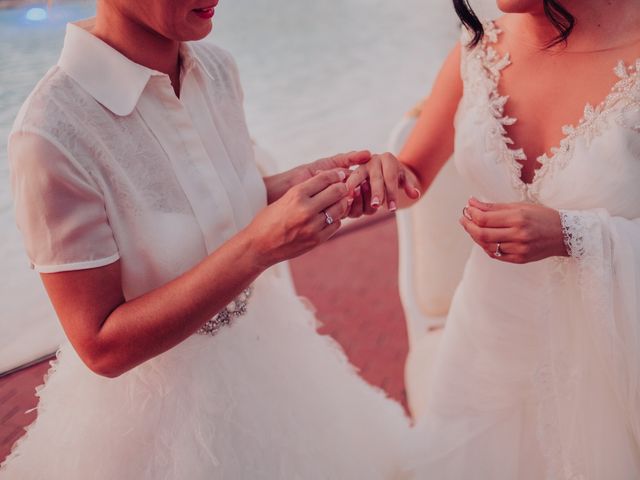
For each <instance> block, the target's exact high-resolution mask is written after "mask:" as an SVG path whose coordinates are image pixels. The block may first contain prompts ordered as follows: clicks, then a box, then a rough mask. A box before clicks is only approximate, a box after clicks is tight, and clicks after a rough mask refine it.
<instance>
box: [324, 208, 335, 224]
mask: <svg viewBox="0 0 640 480" xmlns="http://www.w3.org/2000/svg"><path fill="white" fill-rule="evenodd" d="M322 213H324V223H326V224H327V225H333V221H334V220H333V217H332V216H331V215H329V214H328V213H327V211H326V210H323V212H322Z"/></svg>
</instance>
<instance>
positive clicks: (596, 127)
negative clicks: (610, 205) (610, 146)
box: [530, 59, 640, 197]
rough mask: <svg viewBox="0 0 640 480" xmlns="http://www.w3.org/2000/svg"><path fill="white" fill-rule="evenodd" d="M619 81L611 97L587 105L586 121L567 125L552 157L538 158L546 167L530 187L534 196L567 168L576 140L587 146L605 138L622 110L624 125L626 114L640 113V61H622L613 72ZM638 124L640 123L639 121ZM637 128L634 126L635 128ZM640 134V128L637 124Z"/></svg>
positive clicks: (621, 115)
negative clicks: (611, 120) (543, 182)
mask: <svg viewBox="0 0 640 480" xmlns="http://www.w3.org/2000/svg"><path fill="white" fill-rule="evenodd" d="M613 71H614V73H615V74H616V76H617V77H618V78H619V80H618V81H617V82H616V83H615V84H614V85H613V87H612V88H611V91H610V92H609V94H608V95H607V96H606V97H605V98H604V100H603V101H602V102H600V103H599V104H598V105H597V106H595V107H594V106H593V105H591V104H590V103H587V104H586V105H585V107H584V112H583V114H582V118H581V119H580V120H579V121H578V123H577V124H574V125H564V126H563V127H562V133H563V135H564V138H563V139H562V140H561V141H560V145H559V146H557V147H551V154H550V155H547V154H546V153H544V154H542V155H541V156H540V157H538V159H537V161H538V162H539V163H540V164H542V167H540V169H538V171H537V172H536V175H535V177H534V181H533V182H532V184H531V186H530V194H531V195H532V196H533V197H537V196H538V193H539V190H540V180H541V179H542V178H544V177H545V176H547V175H552V173H554V172H556V171H558V170H562V169H564V168H565V167H566V166H567V164H568V162H569V160H570V159H571V156H572V155H571V154H572V151H573V147H574V144H575V140H576V138H578V137H580V138H582V139H584V141H585V143H586V144H587V146H589V145H590V143H591V142H592V141H593V139H594V138H596V137H598V136H599V135H601V134H602V133H603V132H604V131H605V130H606V129H607V128H610V127H611V124H610V123H609V115H610V114H612V113H614V112H616V111H618V115H617V116H616V121H617V123H618V124H620V125H622V123H623V113H624V112H627V114H628V113H631V112H630V111H629V109H632V111H633V112H634V113H636V114H637V112H638V111H640V102H639V100H638V96H639V94H638V91H639V90H640V82H639V81H638V78H640V75H639V72H640V59H638V60H636V62H635V64H633V65H626V64H625V63H624V62H623V61H622V60H620V61H619V62H618V64H617V65H616V67H615V68H614V69H613ZM636 121H638V120H637V119H636ZM632 128H633V127H632ZM635 128H637V129H638V131H640V125H635Z"/></svg>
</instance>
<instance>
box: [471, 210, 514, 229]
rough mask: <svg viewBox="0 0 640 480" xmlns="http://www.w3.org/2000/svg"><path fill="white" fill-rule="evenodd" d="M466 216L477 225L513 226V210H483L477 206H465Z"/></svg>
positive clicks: (492, 226)
mask: <svg viewBox="0 0 640 480" xmlns="http://www.w3.org/2000/svg"><path fill="white" fill-rule="evenodd" d="M465 212H466V216H467V217H469V218H470V219H471V220H472V221H473V223H475V224H476V225H477V226H479V227H489V228H507V227H513V226H515V223H514V220H515V219H514V212H513V210H497V211H484V210H480V209H479V208H477V207H473V206H467V207H465Z"/></svg>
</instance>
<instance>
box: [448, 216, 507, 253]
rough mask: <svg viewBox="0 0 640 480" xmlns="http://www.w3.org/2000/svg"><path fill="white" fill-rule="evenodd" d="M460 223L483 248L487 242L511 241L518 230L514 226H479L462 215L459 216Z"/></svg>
mask: <svg viewBox="0 0 640 480" xmlns="http://www.w3.org/2000/svg"><path fill="white" fill-rule="evenodd" d="M460 224H461V225H462V226H463V227H464V229H465V230H466V231H467V233H468V234H469V235H471V238H473V240H474V241H475V242H476V243H477V244H478V245H480V246H481V247H483V248H486V247H487V246H488V245H489V244H494V245H495V244H497V243H505V244H506V243H508V242H512V241H513V240H514V238H515V237H516V235H517V231H518V230H517V229H516V228H484V227H479V226H478V225H476V224H475V223H474V222H472V221H471V220H469V219H467V218H466V217H464V216H463V217H461V218H460Z"/></svg>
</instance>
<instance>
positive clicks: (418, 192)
mask: <svg viewBox="0 0 640 480" xmlns="http://www.w3.org/2000/svg"><path fill="white" fill-rule="evenodd" d="M413 191H414V192H416V194H417V195H418V198H420V197H421V196H422V192H421V191H420V189H418V188H414V189H413Z"/></svg>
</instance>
